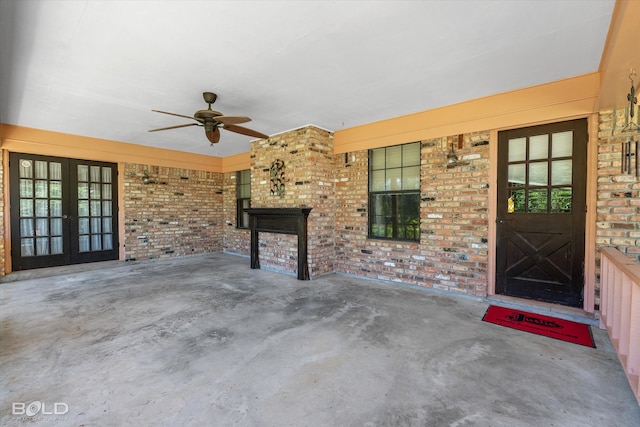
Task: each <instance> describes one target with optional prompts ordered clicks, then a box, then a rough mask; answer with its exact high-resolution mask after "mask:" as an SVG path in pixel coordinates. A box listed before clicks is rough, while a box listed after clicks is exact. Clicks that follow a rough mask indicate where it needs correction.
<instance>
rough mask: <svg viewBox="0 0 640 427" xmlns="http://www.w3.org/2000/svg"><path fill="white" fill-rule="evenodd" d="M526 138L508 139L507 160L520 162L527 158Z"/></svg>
mask: <svg viewBox="0 0 640 427" xmlns="http://www.w3.org/2000/svg"><path fill="white" fill-rule="evenodd" d="M526 156H527V138H514V139H510V140H509V161H510V162H522V161H524V160H526V159H527V157H526Z"/></svg>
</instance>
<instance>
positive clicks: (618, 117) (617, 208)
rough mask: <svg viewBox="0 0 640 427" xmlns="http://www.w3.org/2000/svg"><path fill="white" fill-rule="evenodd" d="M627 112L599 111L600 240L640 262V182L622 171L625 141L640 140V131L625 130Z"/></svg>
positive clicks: (597, 229) (597, 221)
mask: <svg viewBox="0 0 640 427" xmlns="http://www.w3.org/2000/svg"><path fill="white" fill-rule="evenodd" d="M626 114H627V111H626V109H621V110H616V111H605V112H601V113H600V114H599V119H600V120H599V122H600V123H599V129H598V195H597V217H596V244H597V245H598V247H600V246H614V247H616V248H618V249H619V250H620V251H621V252H622V253H624V254H627V255H629V256H631V257H633V258H634V259H635V260H636V261H638V262H640V182H639V180H638V178H636V176H635V174H631V175H629V174H623V173H622V171H621V162H622V161H621V159H622V143H623V142H626V141H629V140H631V141H633V142H632V144H635V141H640V132H639V131H635V132H625V131H624V130H623V129H624V126H625V124H626V119H625V117H626ZM632 163H635V158H633V159H632Z"/></svg>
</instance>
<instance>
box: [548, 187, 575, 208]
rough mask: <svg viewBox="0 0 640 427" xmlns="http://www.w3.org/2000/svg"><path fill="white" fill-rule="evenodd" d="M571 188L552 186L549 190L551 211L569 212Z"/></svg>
mask: <svg viewBox="0 0 640 427" xmlns="http://www.w3.org/2000/svg"><path fill="white" fill-rule="evenodd" d="M571 196H572V190H571V188H553V189H552V190H551V212H571V204H572V203H571V202H572V198H571Z"/></svg>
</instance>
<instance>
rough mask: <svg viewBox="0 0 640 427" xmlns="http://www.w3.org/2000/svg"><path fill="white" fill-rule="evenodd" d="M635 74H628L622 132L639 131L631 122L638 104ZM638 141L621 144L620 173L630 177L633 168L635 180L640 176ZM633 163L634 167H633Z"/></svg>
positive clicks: (632, 72) (639, 128) (633, 72)
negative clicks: (626, 113)
mask: <svg viewBox="0 0 640 427" xmlns="http://www.w3.org/2000/svg"><path fill="white" fill-rule="evenodd" d="M635 74H636V73H635V71H633V70H631V73H630V74H629V80H631V89H629V93H628V94H627V101H629V116H628V117H627V124H626V125H625V127H624V128H622V130H623V132H624V131H627V132H633V131H640V126H638V125H637V124H636V123H634V122H633V117H634V116H635V110H636V104H637V103H638V98H637V97H636V89H635V82H634V81H633V77H632V76H634V75H635ZM638 145H639V144H638V141H635V144H633V145H632V144H631V138H629V141H625V142H623V143H622V162H621V164H622V167H621V169H622V171H621V172H622V173H623V174H629V175H631V174H632V173H633V168H634V166H635V170H636V173H635V175H636V178H637V177H639V176H640V170H638V169H640V159H639V157H640V156H639V152H638V148H640V147H638ZM634 146H635V147H634ZM632 157H635V161H634V162H632V161H631V159H632ZM634 163H635V165H634Z"/></svg>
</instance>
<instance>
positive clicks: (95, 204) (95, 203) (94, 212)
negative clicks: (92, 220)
mask: <svg viewBox="0 0 640 427" xmlns="http://www.w3.org/2000/svg"><path fill="white" fill-rule="evenodd" d="M100 205H101V203H100V201H99V200H92V201H91V216H100Z"/></svg>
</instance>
